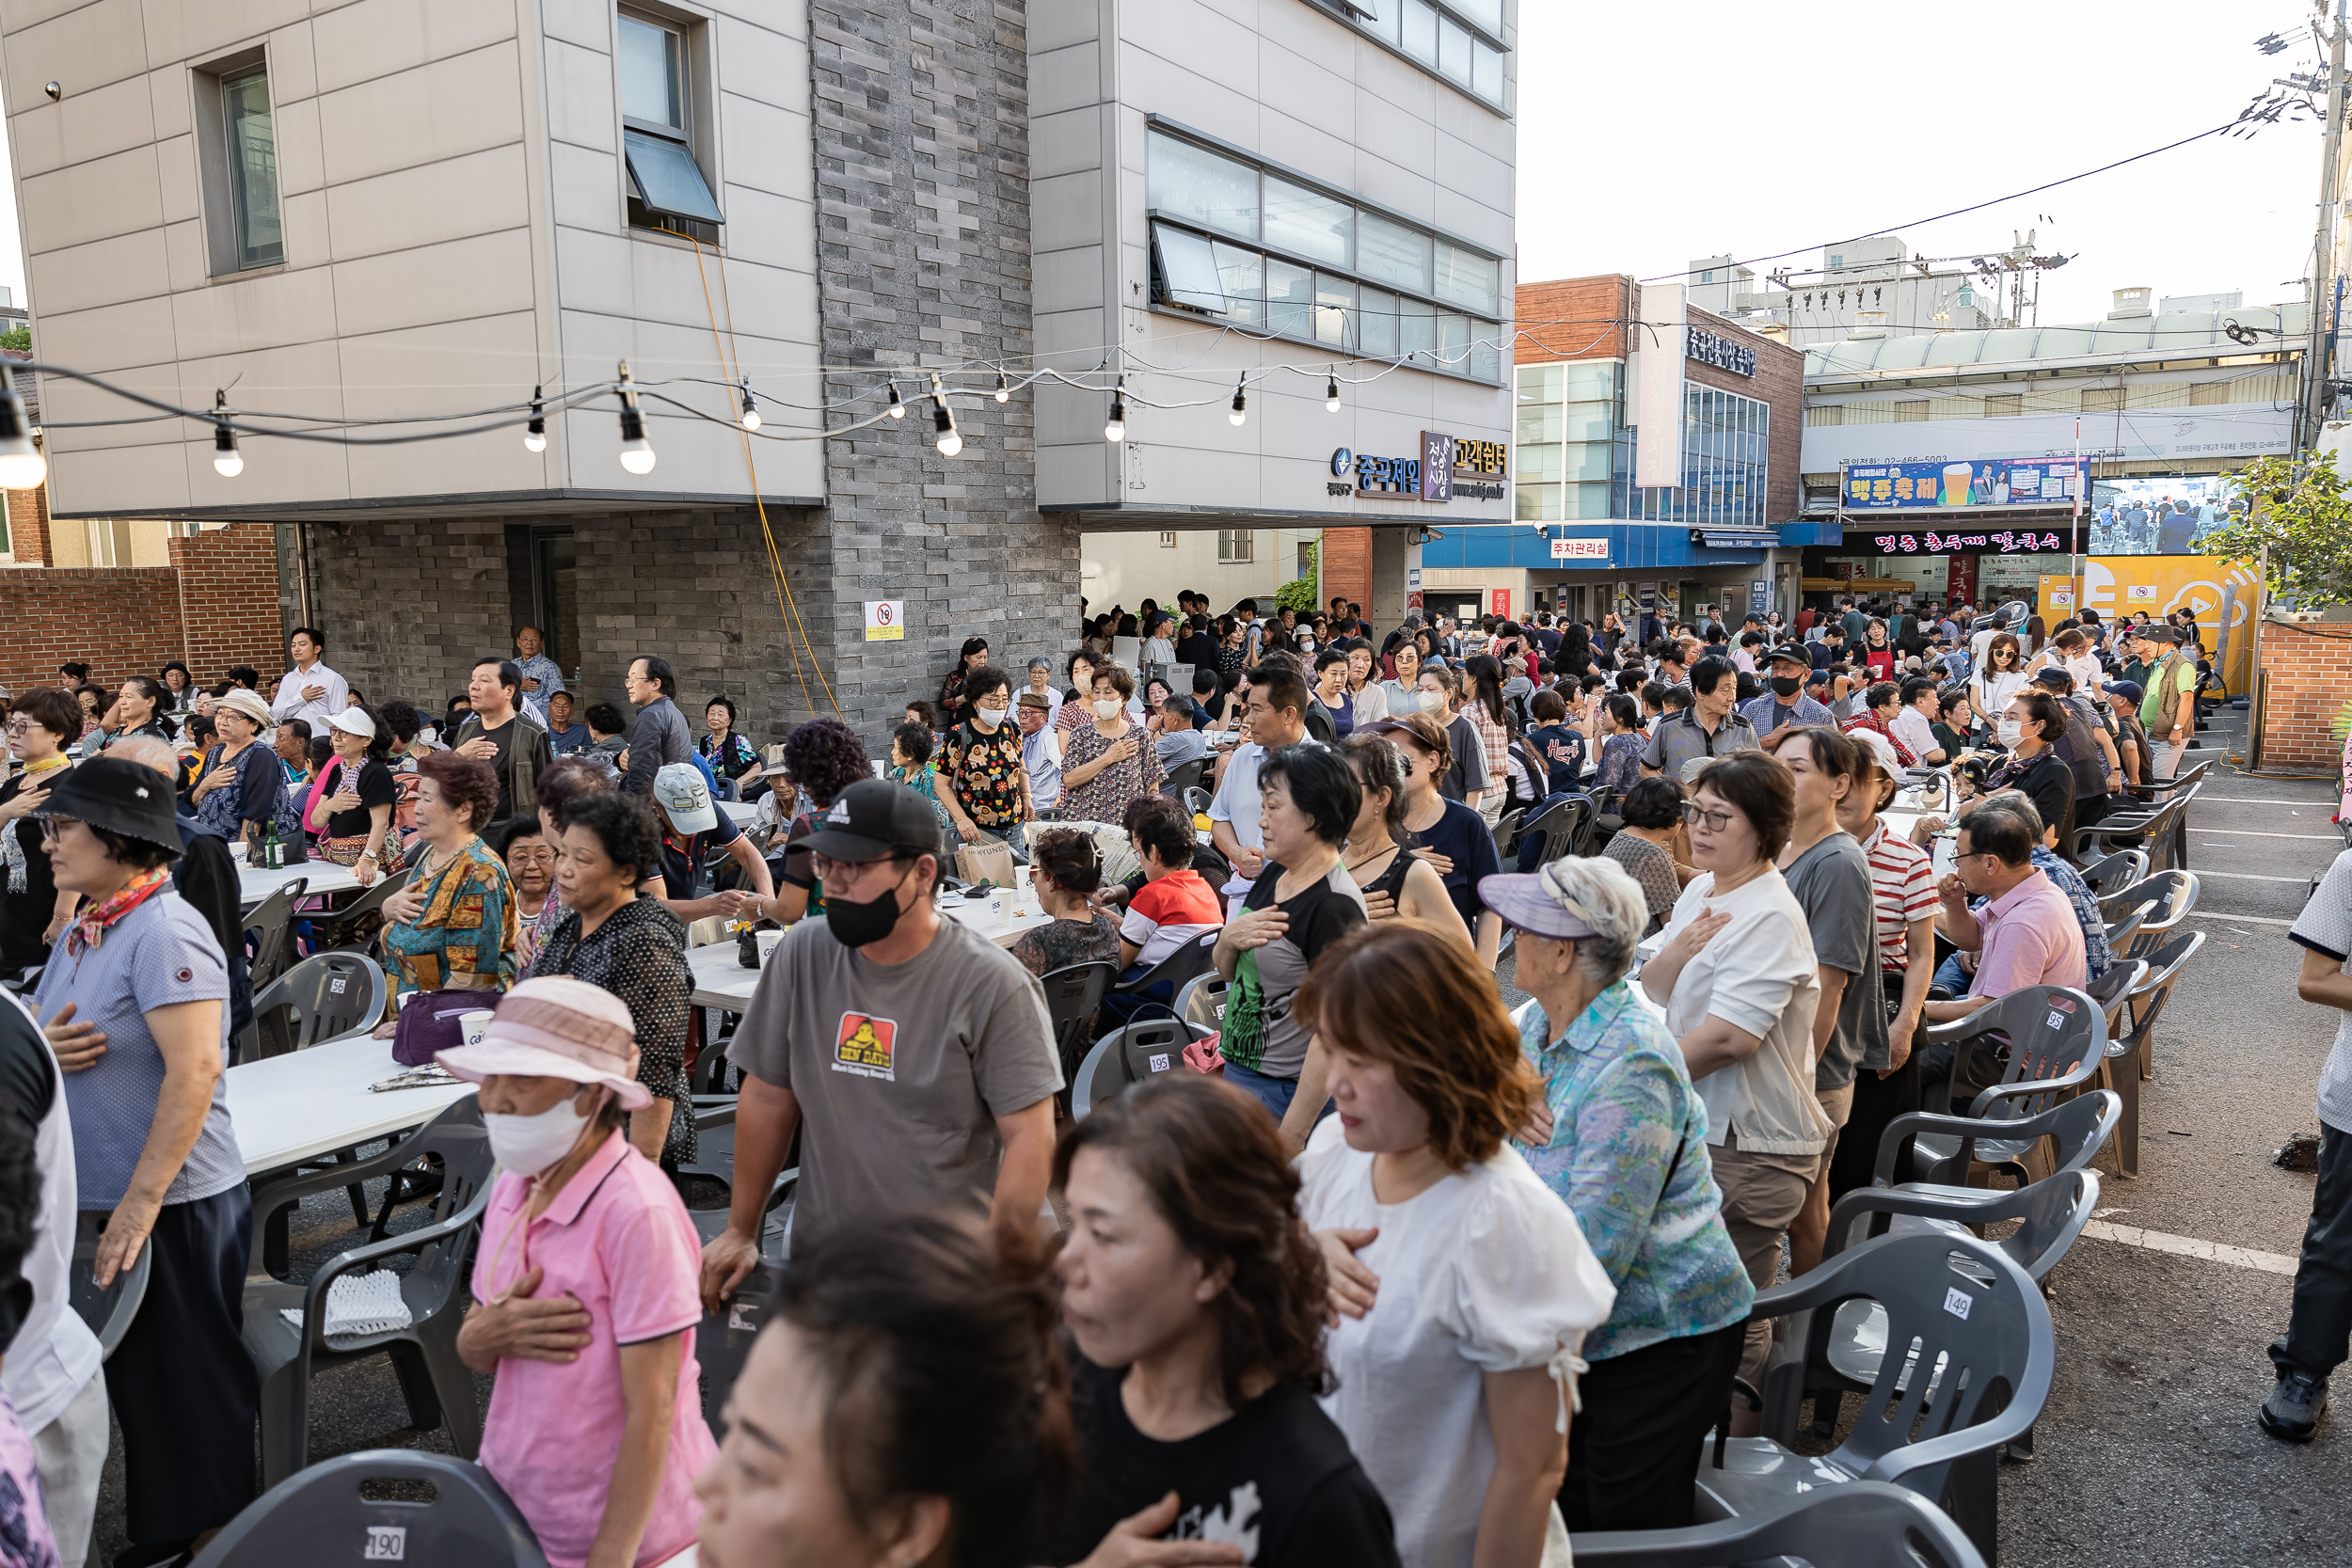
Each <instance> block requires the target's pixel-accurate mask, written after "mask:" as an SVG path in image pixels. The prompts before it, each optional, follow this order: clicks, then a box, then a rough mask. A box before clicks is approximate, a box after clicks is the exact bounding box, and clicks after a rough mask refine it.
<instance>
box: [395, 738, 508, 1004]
mask: <svg viewBox="0 0 2352 1568" xmlns="http://www.w3.org/2000/svg"><path fill="white" fill-rule="evenodd" d="M417 770H418V771H419V772H420V773H421V774H422V775H423V778H422V781H421V783H420V784H418V786H417V838H416V842H415V843H414V844H412V845H411V846H410V847H409V849H408V854H407V858H406V867H407V869H408V870H409V871H410V872H411V873H412V875H411V876H410V877H409V879H408V882H407V885H406V886H405V887H403V888H402V889H401V890H400V891H399V892H398V893H395V894H393V895H391V896H390V897H389V898H388V899H386V900H385V901H384V921H385V925H384V935H383V938H382V942H383V947H384V957H385V958H386V960H387V962H386V963H385V966H384V967H385V968H386V970H388V971H389V972H390V974H391V976H392V979H393V982H394V993H395V994H396V995H405V994H407V993H408V992H410V991H412V990H505V989H506V988H507V987H509V986H511V985H513V984H514V983H515V939H516V927H515V884H514V881H513V879H510V878H509V877H508V876H507V875H506V866H505V864H504V863H502V862H501V861H500V859H499V858H498V857H497V856H496V855H494V854H492V853H491V852H490V847H489V846H488V845H486V844H485V843H483V842H482V830H483V829H484V828H485V827H487V826H488V825H489V822H490V814H491V813H492V812H494V811H496V810H498V804H499V780H498V774H497V773H495V772H494V771H492V770H491V768H490V765H489V764H488V763H486V762H478V761H476V760H475V759H473V758H472V757H464V756H459V755H458V754H457V753H456V752H434V753H433V754H432V755H431V756H429V757H427V758H425V759H424V761H422V762H421V763H419V764H418V765H417ZM391 1029H392V1025H391V1023H390V1022H387V1023H386V1024H385V1025H384V1026H383V1028H382V1029H380V1030H378V1031H377V1032H378V1033H379V1034H384V1035H389V1034H390V1033H391Z"/></svg>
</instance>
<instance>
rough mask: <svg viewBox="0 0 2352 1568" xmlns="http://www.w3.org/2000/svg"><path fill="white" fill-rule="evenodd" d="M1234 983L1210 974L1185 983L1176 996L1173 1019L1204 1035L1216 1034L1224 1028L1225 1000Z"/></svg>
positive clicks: (1221, 976)
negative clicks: (1179, 1019)
mask: <svg viewBox="0 0 2352 1568" xmlns="http://www.w3.org/2000/svg"><path fill="white" fill-rule="evenodd" d="M1232 990H1233V983H1232V981H1231V980H1228V979H1227V978H1225V976H1224V975H1222V974H1218V973H1217V972H1216V970H1214V969H1212V970H1210V971H1209V972H1208V973H1207V974H1203V975H1201V976H1200V977H1199V978H1198V979H1194V980H1188V981H1186V982H1185V983H1184V989H1183V990H1179V991H1177V993H1176V1016H1177V1017H1178V1018H1181V1019H1183V1020H1184V1022H1186V1023H1189V1024H1191V1025H1192V1026H1193V1028H1194V1029H1195V1030H1196V1031H1198V1032H1200V1033H1204V1034H1212V1035H1214V1034H1219V1033H1221V1032H1223V1030H1224V1028H1225V999H1226V997H1228V996H1229V995H1231V994H1232Z"/></svg>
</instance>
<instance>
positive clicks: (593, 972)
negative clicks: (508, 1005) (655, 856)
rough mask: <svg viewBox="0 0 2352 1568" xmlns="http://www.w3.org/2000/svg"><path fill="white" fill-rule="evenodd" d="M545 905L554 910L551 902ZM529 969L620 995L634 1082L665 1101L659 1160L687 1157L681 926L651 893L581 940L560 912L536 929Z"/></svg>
mask: <svg viewBox="0 0 2352 1568" xmlns="http://www.w3.org/2000/svg"><path fill="white" fill-rule="evenodd" d="M548 910H549V911H555V905H554V903H553V901H552V899H550V901H549V903H548ZM531 973H532V975H533V976H539V975H547V974H568V975H570V976H571V977H572V978H573V979H575V980H585V981H587V982H588V983H589V984H590V985H592V986H601V987H603V988H604V989H605V990H609V991H611V992H612V994H613V995H615V996H617V997H619V998H620V999H621V1001H622V1003H623V1005H625V1006H627V1007H628V1016H629V1017H630V1019H632V1020H633V1021H634V1022H636V1025H637V1051H638V1058H637V1081H638V1082H639V1083H641V1084H643V1085H645V1087H647V1088H648V1089H651V1090H652V1091H653V1092H654V1094H655V1095H657V1096H658V1097H660V1099H663V1100H666V1101H670V1102H671V1107H672V1108H671V1112H670V1135H669V1137H668V1138H667V1139H666V1140H665V1141H664V1142H663V1144H662V1146H661V1163H662V1164H665V1165H676V1164H685V1163H689V1162H691V1161H692V1159H693V1158H694V1152H695V1141H694V1099H693V1096H692V1094H691V1092H689V1091H690V1085H689V1082H688V1079H687V1076H686V1022H687V1015H688V1011H689V1009H688V999H689V998H691V996H692V995H693V994H694V977H693V975H692V974H691V972H690V971H689V970H688V969H687V967H686V927H685V926H684V925H683V924H681V923H680V922H679V920H678V917H677V916H676V915H674V914H672V913H671V912H670V911H669V910H668V909H667V908H666V907H664V906H663V904H662V903H661V901H660V899H658V898H632V899H630V900H629V901H628V903H626V904H623V905H622V906H621V907H620V908H619V909H617V910H614V911H612V913H611V914H609V915H607V916H605V920H604V924H603V925H601V926H599V927H596V930H595V931H594V932H593V933H591V934H590V935H588V936H585V937H583V936H581V935H580V911H577V910H563V911H560V912H557V913H556V918H555V920H554V922H553V924H551V925H550V926H548V928H547V930H546V931H544V932H543V933H542V934H541V936H540V939H539V956H538V958H535V959H534V960H532V965H531Z"/></svg>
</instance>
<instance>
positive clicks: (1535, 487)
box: [1512, 483, 1560, 523]
mask: <svg viewBox="0 0 2352 1568" xmlns="http://www.w3.org/2000/svg"><path fill="white" fill-rule="evenodd" d="M1512 515H1513V516H1514V517H1516V518H1517V519H1518V521H1520V522H1522V523H1556V522H1558V521H1560V486H1559V485H1557V484H1554V483H1543V484H1521V485H1519V486H1518V503H1517V505H1515V506H1514V507H1513V508H1512Z"/></svg>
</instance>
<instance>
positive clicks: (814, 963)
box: [703, 779, 1061, 1306]
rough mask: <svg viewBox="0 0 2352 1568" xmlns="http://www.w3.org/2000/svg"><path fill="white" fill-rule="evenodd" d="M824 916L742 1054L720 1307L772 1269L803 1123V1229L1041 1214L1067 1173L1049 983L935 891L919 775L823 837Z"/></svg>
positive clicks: (799, 1208)
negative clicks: (950, 914) (768, 1263)
mask: <svg viewBox="0 0 2352 1568" xmlns="http://www.w3.org/2000/svg"><path fill="white" fill-rule="evenodd" d="M799 847H802V848H804V849H806V850H807V851H808V853H809V854H810V855H811V856H812V857H814V858H815V860H816V862H817V868H818V877H819V878H820V879H821V880H822V882H823V885H824V890H825V916H824V918H823V919H821V920H818V919H812V920H805V921H803V922H802V923H801V924H800V925H799V926H798V927H795V928H794V929H793V931H792V932H791V933H790V934H789V935H788V936H787V937H786V938H785V939H784V941H783V942H779V943H777V945H776V950H775V952H774V953H773V954H771V956H770V957H769V959H768V961H767V963H766V965H765V966H764V970H765V972H764V973H763V974H761V975H760V978H759V986H758V989H757V990H755V991H754V992H753V993H752V999H751V1003H750V1005H749V1006H746V1007H745V1008H744V1010H743V1020H742V1022H741V1023H740V1024H739V1026H738V1028H737V1029H736V1032H735V1039H734V1042H733V1043H732V1044H731V1045H730V1046H729V1047H728V1048H727V1054H728V1056H729V1058H730V1059H731V1060H733V1061H734V1062H735V1063H736V1065H738V1066H739V1067H740V1068H742V1069H744V1070H745V1072H746V1073H748V1074H749V1077H748V1078H747V1079H746V1080H745V1082H744V1085H743V1096H742V1099H741V1101H739V1104H738V1107H737V1110H736V1121H735V1137H736V1144H735V1201H734V1206H733V1212H732V1214H731V1215H730V1216H729V1219H728V1228H727V1230H726V1231H725V1232H724V1233H723V1234H722V1235H720V1236H719V1237H718V1238H717V1239H716V1240H714V1241H713V1242H711V1243H710V1244H709V1245H708V1246H707V1247H706V1248H705V1249H704V1252H703V1294H704V1299H705V1301H706V1302H707V1303H710V1304H713V1305H714V1306H715V1303H716V1302H717V1301H718V1300H719V1299H720V1296H721V1294H722V1292H729V1293H731V1292H732V1291H733V1290H734V1287H735V1284H736V1283H737V1281H738V1280H739V1279H740V1278H741V1277H742V1275H743V1274H744V1273H745V1272H747V1271H748V1270H749V1269H750V1268H751V1267H752V1266H753V1264H755V1262H756V1261H757V1252H756V1240H755V1239H756V1237H757V1236H758V1234H759V1229H760V1226H761V1219H762V1209H763V1206H764V1201H765V1198H766V1196H767V1194H768V1192H769V1189H770V1187H771V1184H772V1183H773V1182H774V1180H775V1177H776V1174H777V1172H778V1171H779V1170H781V1169H782V1168H783V1164H784V1159H785V1154H786V1151H787V1149H788V1148H790V1146H791V1142H792V1134H793V1132H794V1131H795V1130H796V1129H797V1130H798V1131H799V1132H800V1133H801V1156H800V1170H801V1180H800V1188H799V1191H798V1193H797V1195H796V1197H795V1202H794V1208H793V1221H792V1224H793V1228H794V1230H795V1231H796V1232H797V1233H799V1234H802V1235H808V1234H811V1233H812V1232H813V1231H815V1230H818V1229H822V1228H825V1227H831V1226H834V1225H838V1224H842V1223H855V1222H870V1221H874V1220H879V1219H882V1218H885V1217H886V1216H888V1215H891V1214H894V1213H903V1212H908V1211H911V1210H925V1211H929V1210H937V1209H946V1210H950V1211H956V1210H961V1211H964V1212H971V1213H974V1214H980V1213H986V1214H989V1215H990V1216H991V1218H992V1219H993V1222H994V1223H995V1224H997V1225H999V1226H1005V1227H1021V1226H1024V1225H1031V1224H1034V1223H1035V1221H1036V1218H1037V1214H1038V1210H1039V1207H1040V1205H1041V1203H1042V1202H1043V1201H1044V1196H1045V1183H1046V1177H1047V1173H1048V1170H1049V1168H1050V1166H1051V1164H1052V1157H1053V1145H1054V1104H1053V1096H1054V1094H1055V1091H1057V1089H1059V1088H1060V1087H1061V1069H1060V1065H1059V1063H1058V1061H1057V1058H1056V1056H1055V1053H1054V1036H1053V1027H1052V1024H1051V1022H1049V1021H1048V1018H1047V1016H1046V1010H1045V993H1044V991H1043V990H1041V989H1040V987H1039V985H1038V983H1037V980H1036V978H1035V977H1034V976H1033V975H1031V974H1029V972H1028V971H1027V970H1025V969H1024V968H1023V967H1022V966H1021V964H1020V962H1019V961H1018V960H1017V959H1015V958H1013V957H1012V955H1011V954H1009V953H1007V952H1006V951H1004V950H1003V949H1002V948H1000V947H998V946H996V945H995V944H994V943H993V942H990V941H988V940H987V939H986V938H985V937H982V936H979V935H977V934H976V933H974V932H973V931H972V930H971V929H969V928H968V927H965V926H963V925H961V923H959V922H958V921H956V920H953V919H950V918H946V917H944V916H942V915H941V914H940V912H939V911H938V910H937V909H936V908H934V907H933V905H932V902H931V888H932V884H933V882H934V881H935V880H936V879H937V875H938V863H939V853H940V849H939V824H938V818H937V816H935V815H934V814H933V813H932V811H931V808H930V802H929V801H928V800H925V799H924V798H923V797H922V796H920V795H918V794H916V793H915V792H914V790H912V789H909V788H908V787H907V786H906V785H904V784H893V783H890V782H888V781H885V780H882V779H861V780H859V781H858V782H857V783H855V784H851V785H850V786H849V787H848V788H847V789H845V790H843V791H842V792H841V794H840V796H839V797H838V798H836V799H835V800H834V804H833V806H832V809H831V810H829V811H828V812H826V814H825V816H824V818H823V820H822V822H821V823H820V824H819V826H818V831H817V832H816V833H814V834H812V835H811V836H810V837H808V838H806V839H803V840H802V841H801V844H800V846H799Z"/></svg>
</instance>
